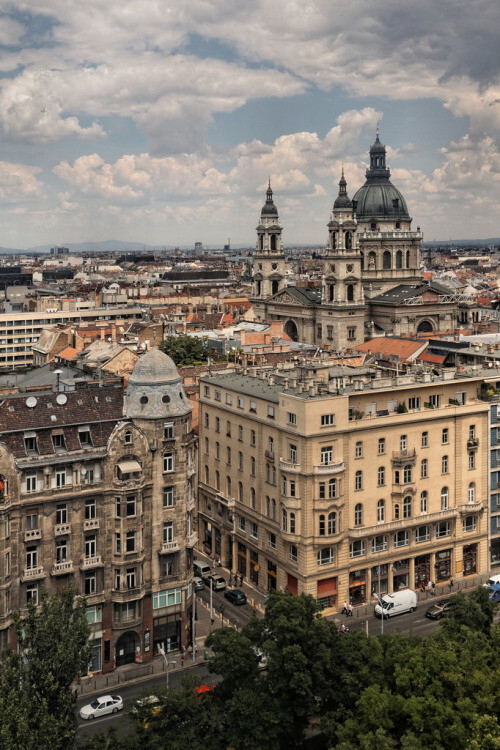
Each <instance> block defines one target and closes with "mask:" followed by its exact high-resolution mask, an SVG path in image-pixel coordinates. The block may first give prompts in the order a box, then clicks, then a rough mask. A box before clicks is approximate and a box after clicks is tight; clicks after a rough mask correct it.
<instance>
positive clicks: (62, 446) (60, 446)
mask: <svg viewBox="0 0 500 750" xmlns="http://www.w3.org/2000/svg"><path fill="white" fill-rule="evenodd" d="M52 445H53V447H54V450H55V451H65V450H66V443H65V441H64V435H63V434H62V433H59V432H58V433H57V434H56V435H52Z"/></svg>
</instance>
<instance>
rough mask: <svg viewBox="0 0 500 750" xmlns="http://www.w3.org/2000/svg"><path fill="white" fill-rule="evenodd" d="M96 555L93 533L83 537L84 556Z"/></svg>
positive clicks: (95, 541)
mask: <svg viewBox="0 0 500 750" xmlns="http://www.w3.org/2000/svg"><path fill="white" fill-rule="evenodd" d="M96 555H97V539H96V536H95V534H92V536H86V537H85V557H86V558H89V557H96Z"/></svg>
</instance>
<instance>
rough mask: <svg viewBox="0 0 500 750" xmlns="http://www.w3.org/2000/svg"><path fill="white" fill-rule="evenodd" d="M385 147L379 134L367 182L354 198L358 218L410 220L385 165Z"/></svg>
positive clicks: (404, 203)
mask: <svg viewBox="0 0 500 750" xmlns="http://www.w3.org/2000/svg"><path fill="white" fill-rule="evenodd" d="M385 156H386V151H385V146H384V145H383V144H382V143H381V142H380V139H379V136H378V132H377V138H376V140H375V143H374V144H373V146H372V147H371V148H370V168H369V169H367V170H366V182H365V184H364V185H363V186H362V187H360V188H359V190H358V191H357V193H356V194H355V196H354V198H353V201H352V202H353V207H354V210H355V212H356V218H357V219H358V220H359V219H361V220H363V219H393V220H399V219H404V220H406V221H409V220H410V215H409V213H408V207H407V205H406V201H405V199H404V198H403V196H402V195H401V193H400V192H399V190H398V189H397V188H396V187H394V185H393V184H392V182H391V181H390V179H389V178H390V176H391V172H390V170H389V168H388V167H386V165H385Z"/></svg>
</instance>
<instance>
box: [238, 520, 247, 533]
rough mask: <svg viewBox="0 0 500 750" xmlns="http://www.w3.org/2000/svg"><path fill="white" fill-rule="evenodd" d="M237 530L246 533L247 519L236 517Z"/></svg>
mask: <svg viewBox="0 0 500 750" xmlns="http://www.w3.org/2000/svg"><path fill="white" fill-rule="evenodd" d="M238 528H239V530H240V531H243V532H246V530H247V519H246V518H245V517H244V516H238Z"/></svg>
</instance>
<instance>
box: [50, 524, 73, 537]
mask: <svg viewBox="0 0 500 750" xmlns="http://www.w3.org/2000/svg"><path fill="white" fill-rule="evenodd" d="M65 534H71V524H70V523H58V524H57V526H54V536H64V535H65Z"/></svg>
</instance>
